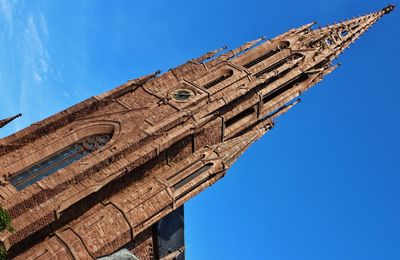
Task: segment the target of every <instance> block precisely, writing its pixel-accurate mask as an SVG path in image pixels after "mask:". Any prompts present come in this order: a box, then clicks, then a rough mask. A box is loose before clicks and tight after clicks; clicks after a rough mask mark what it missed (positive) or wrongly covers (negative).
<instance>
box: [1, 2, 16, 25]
mask: <svg viewBox="0 0 400 260" xmlns="http://www.w3.org/2000/svg"><path fill="white" fill-rule="evenodd" d="M15 4H16V2H15V1H9V0H0V12H1V15H2V17H3V20H4V24H5V25H6V26H5V29H6V30H8V31H9V32H12V27H13V24H14V23H13V21H14V7H15Z"/></svg>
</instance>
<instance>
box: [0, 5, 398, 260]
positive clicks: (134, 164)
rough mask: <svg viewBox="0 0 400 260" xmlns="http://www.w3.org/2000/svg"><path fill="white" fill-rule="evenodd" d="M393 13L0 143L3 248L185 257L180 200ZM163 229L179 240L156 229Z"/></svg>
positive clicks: (287, 41) (252, 47) (295, 33)
mask: <svg viewBox="0 0 400 260" xmlns="http://www.w3.org/2000/svg"><path fill="white" fill-rule="evenodd" d="M393 9H394V6H392V5H389V6H388V7H386V8H384V9H382V10H380V11H378V12H375V13H372V14H367V15H365V16H361V17H359V18H354V19H351V20H347V21H344V22H340V23H337V24H334V25H330V26H327V27H324V28H321V29H317V30H312V26H313V25H314V24H315V22H313V23H310V24H306V25H304V26H302V27H299V28H297V29H292V30H290V31H288V32H286V33H284V34H282V35H280V36H278V37H276V38H274V39H270V40H266V39H265V38H264V37H262V38H259V39H257V40H255V41H252V42H248V43H246V44H244V45H243V46H240V47H239V48H237V49H234V50H233V51H225V48H221V49H217V50H215V51H211V52H209V53H207V54H205V55H203V56H201V57H199V58H197V59H193V60H190V61H188V62H187V63H185V64H183V65H181V66H178V67H176V68H173V69H171V70H169V71H168V72H166V73H164V74H161V75H159V72H155V73H153V74H150V75H148V76H144V77H141V78H138V79H135V80H129V81H128V82H127V83H125V84H123V85H121V86H119V87H117V88H115V89H113V90H111V91H108V92H106V93H103V94H101V95H98V96H95V97H91V98H89V99H87V100H85V101H83V102H81V103H78V104H77V105H75V106H72V107H70V108H68V109H66V110H64V111H62V112H60V113H57V114H55V115H53V116H51V117H49V118H47V119H44V120H42V121H40V122H38V123H36V124H33V125H31V126H30V127H28V128H26V129H23V130H21V131H19V132H17V133H15V134H13V135H10V136H8V137H6V138H3V139H1V140H0V164H1V169H0V180H1V182H0V184H1V186H0V204H1V206H2V207H3V208H4V209H5V210H7V211H8V212H9V214H10V215H11V216H12V218H13V222H12V224H13V226H14V229H15V231H14V232H9V231H3V232H2V233H0V241H1V245H2V247H3V248H4V249H5V250H7V251H8V254H9V256H10V257H12V258H15V259H56V258H58V259H95V258H99V257H106V256H108V255H111V254H113V253H115V252H116V251H118V250H120V249H121V248H125V249H128V250H129V251H131V252H132V253H133V254H135V255H136V256H137V257H138V258H139V259H167V258H168V257H169V255H170V254H171V253H172V252H179V257H181V258H180V259H183V257H184V252H182V253H181V252H180V250H183V248H184V243H183V232H182V229H183V208H182V206H183V204H184V203H185V202H186V201H188V200H189V199H190V198H192V197H193V196H195V195H197V194H198V193H200V192H201V191H202V190H204V189H205V188H207V187H209V186H210V185H212V184H214V183H215V182H216V181H218V180H219V179H220V178H222V177H223V176H224V175H225V173H226V171H227V170H228V169H229V167H230V166H231V165H232V163H233V162H234V161H235V160H236V159H237V158H239V156H240V155H241V154H242V153H243V152H244V151H245V150H246V149H247V148H248V147H249V146H250V145H251V144H252V143H253V142H255V141H256V140H257V139H259V138H261V137H262V136H263V135H264V134H265V133H266V132H268V131H269V130H270V129H272V128H273V127H274V125H275V120H276V119H277V118H278V117H279V116H280V115H282V114H284V113H286V112H287V111H288V110H289V109H291V108H292V107H293V106H294V105H296V104H297V103H299V100H298V97H299V96H300V95H301V94H302V93H303V92H305V91H306V90H308V89H309V88H311V87H313V86H314V85H316V84H317V83H318V82H320V81H321V80H322V79H323V78H324V77H325V76H326V75H327V74H329V73H331V72H332V71H333V70H334V69H336V68H337V67H338V65H333V64H332V61H333V60H334V59H335V58H336V57H337V56H338V55H339V54H340V53H342V52H343V50H344V49H345V48H346V47H348V46H349V45H350V44H351V43H353V42H354V41H355V40H356V39H357V38H359V37H360V35H361V34H363V33H364V32H365V31H366V30H367V29H368V28H369V27H371V26H372V25H373V24H374V23H375V22H376V21H377V20H379V19H380V18H381V17H382V16H383V15H385V14H387V13H389V12H391V11H392V10H393ZM224 51H225V52H224ZM221 52H222V53H221ZM218 54H219V55H218ZM1 122H3V121H1ZM171 225H176V227H177V228H176V232H178V233H179V234H180V235H179V234H178V233H173V234H171V233H168V232H170V230H165V229H163V226H171ZM174 232H175V231H174ZM165 237H170V239H166V240H165ZM179 257H178V259H179Z"/></svg>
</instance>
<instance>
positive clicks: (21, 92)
mask: <svg viewBox="0 0 400 260" xmlns="http://www.w3.org/2000/svg"><path fill="white" fill-rule="evenodd" d="M0 16H1V17H0V22H2V23H3V24H4V25H5V30H3V32H0V39H2V42H0V48H1V49H2V50H3V52H1V50H0V53H1V54H2V56H3V57H2V59H3V60H2V61H0V66H1V68H0V77H1V78H0V90H1V92H2V94H5V95H4V97H0V99H1V101H3V100H6V99H10V97H11V96H12V97H13V99H14V103H12V102H11V103H10V102H9V101H5V102H4V103H3V102H2V107H1V110H3V111H14V112H7V113H15V110H16V108H18V112H22V113H24V117H23V118H22V119H21V120H18V121H16V122H15V125H16V128H17V129H21V128H22V127H24V126H26V125H27V124H28V123H30V122H32V121H33V120H34V119H36V118H34V115H35V112H36V111H43V110H45V107H46V106H47V102H46V98H45V96H46V89H45V88H46V87H48V85H50V84H46V81H48V80H49V78H50V77H51V76H52V74H54V73H53V72H54V69H53V68H52V64H51V59H50V55H49V52H48V48H47V42H48V37H49V29H48V25H47V21H46V16H45V15H44V13H43V12H42V11H41V9H40V8H32V9H31V8H26V7H25V6H24V3H23V2H18V1H15V0H0ZM10 86H11V87H10ZM40 92H41V93H43V94H42V95H39V94H38V93H40ZM16 100H18V104H15V101H16ZM5 104H6V105H5ZM35 110H36V111H35ZM0 114H2V113H0Z"/></svg>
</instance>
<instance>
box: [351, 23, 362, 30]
mask: <svg viewBox="0 0 400 260" xmlns="http://www.w3.org/2000/svg"><path fill="white" fill-rule="evenodd" d="M359 26H360V25H358V24H356V25H354V26H353V27H351V30H352V31H354V30H355V29H357V28H358V27H359Z"/></svg>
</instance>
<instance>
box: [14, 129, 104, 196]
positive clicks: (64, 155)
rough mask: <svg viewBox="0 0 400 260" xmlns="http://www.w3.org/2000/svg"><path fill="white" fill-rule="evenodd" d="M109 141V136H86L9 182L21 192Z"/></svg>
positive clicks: (18, 174) (20, 173)
mask: <svg viewBox="0 0 400 260" xmlns="http://www.w3.org/2000/svg"><path fill="white" fill-rule="evenodd" d="M110 139H111V135H109V134H100V135H92V136H88V137H86V138H84V139H82V140H80V141H78V142H76V143H74V144H72V145H70V146H68V147H66V148H64V149H62V150H61V151H58V152H57V153H55V154H52V155H50V156H49V157H47V159H44V160H42V161H40V162H38V163H35V164H34V165H31V166H29V167H28V168H26V169H24V170H22V171H20V172H18V173H16V174H14V175H13V176H11V178H10V182H11V184H12V185H14V187H15V188H16V189H17V190H22V189H24V188H26V187H28V186H30V185H32V184H33V183H35V182H38V181H40V180H41V179H43V178H46V177H47V176H49V175H51V174H53V173H55V172H57V171H58V170H60V169H62V168H65V167H67V166H68V165H70V164H72V163H73V162H75V161H77V160H79V159H81V158H82V157H85V156H86V155H88V154H90V153H92V152H94V151H96V150H98V149H100V148H101V147H103V146H104V145H105V144H107V143H108V142H109V141H110Z"/></svg>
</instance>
